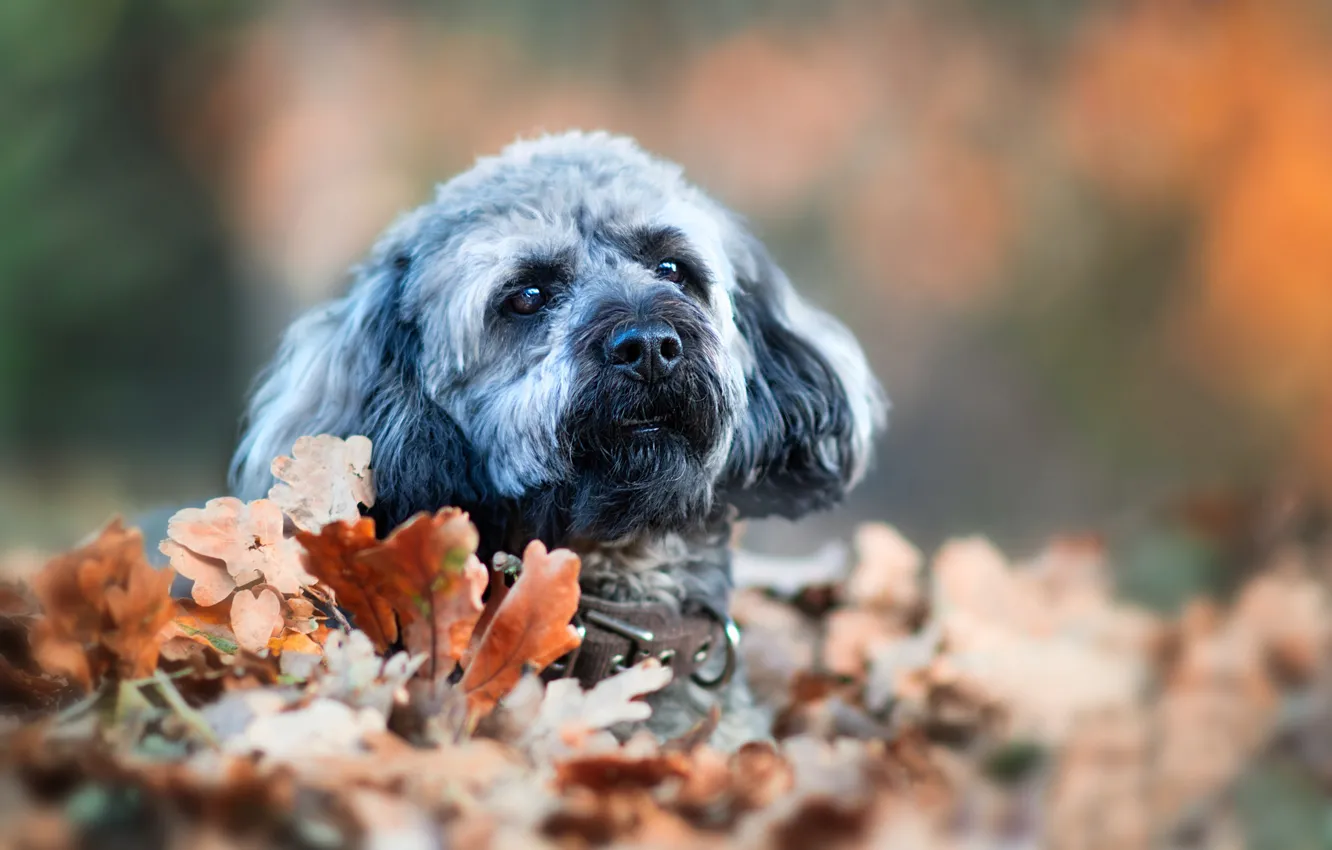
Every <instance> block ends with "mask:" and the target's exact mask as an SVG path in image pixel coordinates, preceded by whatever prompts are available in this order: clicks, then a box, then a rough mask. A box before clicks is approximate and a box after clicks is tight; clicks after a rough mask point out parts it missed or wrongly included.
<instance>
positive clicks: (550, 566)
mask: <svg viewBox="0 0 1332 850" xmlns="http://www.w3.org/2000/svg"><path fill="white" fill-rule="evenodd" d="M579 567H580V561H579V559H578V556H577V555H575V554H574V553H573V552H570V551H569V550H567V549H556V550H555V551H553V552H547V551H546V547H545V546H544V545H543V544H542V543H541V541H539V540H533V541H532V542H531V543H529V544H528V545H527V550H526V551H525V552H523V570H522V573H520V574H519V576H518V580H517V581H516V582H514V585H513V587H512V588H510V589H509V592H508V595H506V596H505V597H504V601H503V602H502V603H501V604H500V606H499V608H498V610H496V612H495V616H494V618H493V619H492V620H491V621H490V625H488V626H487V627H486V632H485V634H484V635H482V636H481V640H480V642H479V643H478V644H477V647H476V653H475V655H474V656H473V657H472V659H471V664H470V665H468V667H467V671H466V672H465V673H464V674H463V677H462V682H461V686H462V689H463V692H464V693H465V694H466V695H467V713H468V720H469V723H468V725H469V726H474V724H475V723H476V721H478V720H479V719H480V718H482V717H484V716H485V715H486V714H489V713H490V711H491V710H492V709H494V707H495V704H496V703H497V702H498V701H499V699H500V698H501V697H503V696H504V695H505V694H507V693H508V692H509V691H510V690H512V689H513V686H514V685H516V684H517V683H518V680H519V679H520V678H521V677H522V675H523V669H524V667H526V666H527V665H531V666H532V667H535V668H536V669H538V670H542V669H544V668H546V667H547V666H549V665H550V664H551V663H552V662H553V661H555V660H556V659H558V658H559V657H560V656H562V655H564V654H565V653H567V652H569V651H570V650H572V649H573V648H574V647H576V646H578V644H579V637H578V632H577V631H575V630H574V628H573V626H571V625H569V621H570V620H572V619H573V616H574V613H575V612H576V611H577V610H578V599H579V588H578V571H579Z"/></svg>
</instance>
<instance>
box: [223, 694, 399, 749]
mask: <svg viewBox="0 0 1332 850" xmlns="http://www.w3.org/2000/svg"><path fill="white" fill-rule="evenodd" d="M280 709H281V703H280V702H278V703H275V704H273V705H272V707H271V709H270V710H267V711H261V712H258V713H256V715H255V716H254V718H253V719H252V720H251V721H250V722H249V723H248V724H246V726H245V728H244V731H243V732H241V733H240V734H238V735H235V736H232V737H229V738H227V739H226V740H225V741H224V742H223V749H224V751H225V752H231V753H237V754H248V753H255V754H258V755H260V756H261V757H263V758H264V759H265V760H268V761H279V762H281V761H303V760H306V759H312V758H316V757H320V756H333V755H346V754H349V753H356V752H361V751H363V750H364V748H365V742H366V739H367V737H368V736H370V735H373V734H375V733H380V732H383V731H384V725H385V720H384V715H382V714H380V713H379V712H378V711H376V710H375V709H373V708H359V709H354V708H351V707H350V706H348V705H346V704H345V703H341V702H337V701H336V700H330V699H316V700H313V701H312V702H310V703H309V704H307V705H304V706H302V707H300V708H296V709H293V710H290V711H282V710H280Z"/></svg>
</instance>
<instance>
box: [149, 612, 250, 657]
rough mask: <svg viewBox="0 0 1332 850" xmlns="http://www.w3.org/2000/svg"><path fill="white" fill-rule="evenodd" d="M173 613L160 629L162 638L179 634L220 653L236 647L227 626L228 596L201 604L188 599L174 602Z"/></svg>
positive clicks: (233, 634)
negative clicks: (218, 601) (221, 599)
mask: <svg viewBox="0 0 1332 850" xmlns="http://www.w3.org/2000/svg"><path fill="white" fill-rule="evenodd" d="M177 609H178V610H177V613H176V617H175V618H174V619H173V620H171V622H169V623H167V624H166V626H165V627H163V629H162V636H163V638H164V639H165V640H173V639H176V638H182V639H185V640H189V641H192V642H194V643H197V644H201V645H203V646H207V647H211V648H213V649H215V650H217V651H218V652H221V653H223V654H224V655H234V654H235V653H236V652H238V651H239V650H240V644H238V643H237V642H236V633H235V632H233V631H232V630H231V600H230V599H229V598H228V599H227V600H226V601H225V602H223V603H222V604H220V605H212V606H208V607H204V606H201V605H198V604H195V603H192V602H190V601H189V600H183V601H181V602H178V603H177Z"/></svg>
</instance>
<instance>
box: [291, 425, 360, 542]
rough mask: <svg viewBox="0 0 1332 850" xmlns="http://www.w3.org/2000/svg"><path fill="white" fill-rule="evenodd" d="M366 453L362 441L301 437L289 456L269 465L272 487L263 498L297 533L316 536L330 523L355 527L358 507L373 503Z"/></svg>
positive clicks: (358, 514) (321, 436)
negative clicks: (346, 523) (345, 523)
mask: <svg viewBox="0 0 1332 850" xmlns="http://www.w3.org/2000/svg"><path fill="white" fill-rule="evenodd" d="M370 451H371V446H370V440H369V439H368V438H366V437H361V436H354V437H348V438H347V439H346V440H345V441H344V440H341V439H338V438H337V437H334V436H332V435H331V434H320V435H319V436H317V437H301V438H300V439H298V440H297V441H296V445H295V446H294V447H293V448H292V451H291V454H292V456H291V457H279V458H275V459H274V460H273V475H274V477H276V478H277V479H278V483H277V484H274V485H273V487H272V489H270V490H269V491H268V498H269V499H271V500H273V502H275V503H276V504H277V505H278V506H279V507H281V508H282V510H283V511H284V512H286V514H287V516H289V517H291V521H292V522H293V523H294V524H295V525H296V527H297V528H299V529H301V530H303V531H308V532H312V533H318V532H319V530H320V529H321V528H323V527H324V526H326V525H328V524H329V523H331V522H355V521H356V520H357V519H359V518H360V516H361V512H360V509H359V508H358V507H357V505H358V504H359V505H365V506H366V507H371V506H372V505H374V503H375V484H374V474H373V473H372V472H371V471H370V468H369V467H370Z"/></svg>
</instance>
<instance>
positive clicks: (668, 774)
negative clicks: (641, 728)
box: [555, 752, 689, 793]
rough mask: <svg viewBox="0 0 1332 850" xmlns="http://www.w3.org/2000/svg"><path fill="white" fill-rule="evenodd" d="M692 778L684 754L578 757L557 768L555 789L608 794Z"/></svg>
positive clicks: (621, 754)
mask: <svg viewBox="0 0 1332 850" xmlns="http://www.w3.org/2000/svg"><path fill="white" fill-rule="evenodd" d="M688 775H689V759H688V758H687V757H686V756H685V755H684V754H683V753H675V752H660V753H656V754H653V755H647V756H640V757H634V756H629V755H625V754H624V753H620V752H613V753H596V754H592V755H585V756H579V757H576V758H572V759H569V760H567V761H562V762H560V763H559V764H557V765H555V786H556V787H557V788H559V789H560V790H562V791H563V790H565V789H568V788H570V787H573V786H580V787H583V788H590V789H591V790H593V791H598V792H601V793H606V792H609V791H623V790H629V789H633V788H655V787H656V786H658V785H660V784H662V783H663V782H665V781H666V780H668V779H683V778H684V777H686V776H688Z"/></svg>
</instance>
